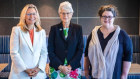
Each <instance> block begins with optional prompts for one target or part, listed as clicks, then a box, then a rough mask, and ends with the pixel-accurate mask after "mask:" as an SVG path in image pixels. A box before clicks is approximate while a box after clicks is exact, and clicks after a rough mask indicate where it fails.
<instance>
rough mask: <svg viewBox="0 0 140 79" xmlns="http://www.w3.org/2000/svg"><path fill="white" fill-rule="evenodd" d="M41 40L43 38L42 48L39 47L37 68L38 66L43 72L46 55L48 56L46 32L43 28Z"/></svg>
mask: <svg viewBox="0 0 140 79" xmlns="http://www.w3.org/2000/svg"><path fill="white" fill-rule="evenodd" d="M42 40H43V44H42V49H41V53H40V59H39V65H38V68H40V69H41V70H42V71H43V72H45V67H46V62H47V56H48V52H47V47H46V32H45V30H43V31H42Z"/></svg>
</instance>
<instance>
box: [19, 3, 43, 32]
mask: <svg viewBox="0 0 140 79" xmlns="http://www.w3.org/2000/svg"><path fill="white" fill-rule="evenodd" d="M29 8H34V9H35V11H36V15H37V19H36V22H35V27H36V28H37V30H36V31H37V32H38V31H40V30H42V27H41V23H40V16H39V13H38V10H37V7H36V6H35V5H33V4H27V5H26V6H25V7H24V8H23V9H22V11H21V14H20V21H19V23H18V24H17V25H18V26H20V27H21V30H22V31H24V32H27V31H29V30H28V27H27V24H26V21H25V16H26V12H27V10H28V9H29Z"/></svg>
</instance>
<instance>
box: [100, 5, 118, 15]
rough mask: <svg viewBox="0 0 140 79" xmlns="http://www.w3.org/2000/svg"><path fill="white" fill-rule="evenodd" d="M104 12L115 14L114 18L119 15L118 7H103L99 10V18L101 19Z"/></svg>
mask: <svg viewBox="0 0 140 79" xmlns="http://www.w3.org/2000/svg"><path fill="white" fill-rule="evenodd" d="M104 11H111V12H112V14H113V17H116V16H117V13H118V10H117V7H115V6H114V5H111V4H110V5H103V6H101V7H100V8H99V10H98V16H100V17H101V16H102V14H103V12H104Z"/></svg>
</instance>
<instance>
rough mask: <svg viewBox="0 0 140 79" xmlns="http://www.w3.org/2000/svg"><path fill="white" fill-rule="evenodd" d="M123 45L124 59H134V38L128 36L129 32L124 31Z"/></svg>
mask: <svg viewBox="0 0 140 79" xmlns="http://www.w3.org/2000/svg"><path fill="white" fill-rule="evenodd" d="M123 38H124V39H123V41H124V43H123V47H124V55H123V61H130V62H131V61H132V54H133V45H132V40H131V39H130V37H129V36H128V34H127V33H126V32H125V31H124V33H123Z"/></svg>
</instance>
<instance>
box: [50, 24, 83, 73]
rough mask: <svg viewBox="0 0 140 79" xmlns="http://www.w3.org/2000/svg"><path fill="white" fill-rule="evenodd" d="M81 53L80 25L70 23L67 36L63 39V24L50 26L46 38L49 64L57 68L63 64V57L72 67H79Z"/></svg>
mask: <svg viewBox="0 0 140 79" xmlns="http://www.w3.org/2000/svg"><path fill="white" fill-rule="evenodd" d="M82 53H83V34H82V27H81V26H80V25H77V24H73V23H70V26H69V31H68V37H67V39H65V37H64V32H63V24H62V23H60V24H57V25H54V26H52V27H51V30H50V33H49V39H48V55H49V59H50V66H51V67H53V68H55V70H58V67H59V66H60V65H64V60H65V58H66V59H67V61H68V65H71V67H72V69H73V70H74V69H76V68H78V67H80V60H81V57H82Z"/></svg>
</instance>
